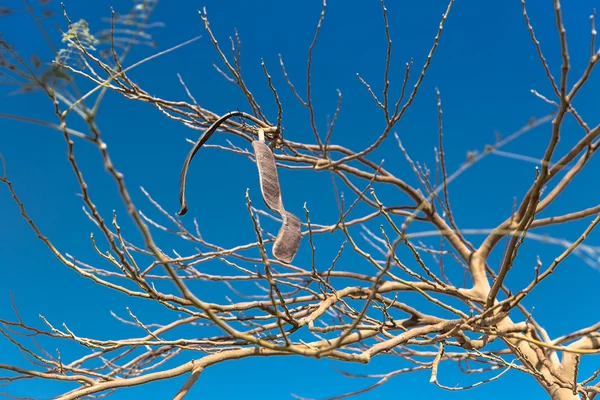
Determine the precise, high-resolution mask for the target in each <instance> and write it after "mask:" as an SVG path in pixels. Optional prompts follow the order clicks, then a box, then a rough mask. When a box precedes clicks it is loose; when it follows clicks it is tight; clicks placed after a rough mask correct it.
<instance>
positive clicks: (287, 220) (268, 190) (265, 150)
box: [252, 140, 302, 263]
mask: <svg viewBox="0 0 600 400" xmlns="http://www.w3.org/2000/svg"><path fill="white" fill-rule="evenodd" d="M252 147H253V148H254V154H255V156H256V165H257V166H258V176H259V179H260V188H261V191H262V195H263V200H264V202H265V204H266V205H267V207H269V209H270V210H271V211H273V212H276V213H277V214H279V215H280V216H281V218H282V220H283V225H282V226H281V228H280V229H279V233H278V234H277V237H276V238H275V243H274V244H273V256H274V257H275V258H276V259H278V260H279V261H281V262H285V263H290V262H292V260H293V259H294V256H295V255H296V253H297V252H298V248H299V247H300V240H301V239H302V235H301V228H302V224H301V222H300V220H299V219H298V217H296V216H295V215H294V214H292V213H289V212H287V211H285V209H284V208H283V201H282V199H281V188H280V186H279V177H278V175H277V165H276V164H275V156H274V155H273V152H272V151H271V149H269V146H267V145H266V144H265V143H264V142H261V141H258V140H255V141H254V142H252Z"/></svg>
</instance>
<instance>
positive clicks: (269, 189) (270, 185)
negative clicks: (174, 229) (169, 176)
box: [179, 111, 302, 263]
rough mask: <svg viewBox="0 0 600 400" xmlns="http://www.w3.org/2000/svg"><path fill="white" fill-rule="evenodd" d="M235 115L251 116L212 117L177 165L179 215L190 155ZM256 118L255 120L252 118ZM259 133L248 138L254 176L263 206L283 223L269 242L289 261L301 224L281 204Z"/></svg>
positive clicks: (272, 167)
mask: <svg viewBox="0 0 600 400" xmlns="http://www.w3.org/2000/svg"><path fill="white" fill-rule="evenodd" d="M235 116H242V117H244V118H249V119H250V120H255V118H254V117H252V116H251V115H249V114H246V113H243V112H240V111H233V112H229V113H227V114H225V115H223V116H222V117H220V118H219V119H218V120H216V121H215V122H214V123H213V124H212V125H211V126H210V127H209V128H208V129H207V130H206V131H205V132H204V133H203V134H202V135H201V136H200V138H199V139H198V141H197V142H196V143H195V144H194V147H193V148H192V150H191V151H190V152H189V153H188V155H187V157H186V159H185V162H184V164H183V168H182V169H181V176H180V180H179V202H180V204H181V211H179V215H185V213H186V212H187V210H188V206H187V202H186V200H185V185H186V180H187V171H188V168H189V166H190V163H191V162H192V159H193V158H194V156H195V155H196V153H197V152H198V150H200V148H201V147H202V146H203V145H204V143H206V142H207V141H208V139H210V137H211V136H212V135H213V133H215V132H216V130H217V129H218V128H219V126H220V125H221V124H222V123H223V122H225V121H226V120H227V119H229V118H231V117H235ZM255 122H256V121H255ZM259 136H260V138H261V139H262V140H255V141H253V142H252V147H253V148H254V154H255V156H256V165H257V166H258V176H259V179H260V188H261V192H262V195H263V200H264V202H265V204H266V205H267V207H268V208H269V209H270V210H271V211H273V212H276V213H277V214H279V215H280V216H281V218H282V220H283V225H282V226H281V228H280V229H279V232H278V234H277V237H276V238H275V242H274V244H273V250H272V251H273V256H274V257H275V258H276V259H277V260H279V261H281V262H285V263H290V262H291V261H292V260H293V259H294V256H295V255H296V253H297V252H298V248H299V247H300V241H301V239H302V234H301V228H302V223H301V222H300V220H299V219H298V217H296V216H295V215H294V214H292V213H289V212H287V211H285V209H284V208H283V201H282V199H281V189H280V187H279V177H278V175H277V165H276V164H275V156H274V155H273V152H272V151H271V149H270V148H269V147H268V146H267V145H266V144H265V143H264V142H263V140H264V131H262V129H261V130H260V131H259Z"/></svg>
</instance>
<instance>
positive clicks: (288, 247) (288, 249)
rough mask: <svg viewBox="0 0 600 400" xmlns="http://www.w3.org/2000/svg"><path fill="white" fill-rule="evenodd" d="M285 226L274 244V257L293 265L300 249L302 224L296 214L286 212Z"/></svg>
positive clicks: (283, 217) (284, 217)
mask: <svg viewBox="0 0 600 400" xmlns="http://www.w3.org/2000/svg"><path fill="white" fill-rule="evenodd" d="M281 217H282V219H283V225H281V228H280V229H279V233H277V237H276V238H275V243H273V257H275V258H276V259H278V260H279V261H281V262H284V263H288V264H289V263H291V262H292V260H293V259H294V256H295V255H296V253H297V252H298V248H299V247H300V240H301V239H302V233H301V228H302V223H301V222H300V219H298V217H296V216H295V215H294V214H292V213H290V212H287V211H284V212H283V214H282V215H281Z"/></svg>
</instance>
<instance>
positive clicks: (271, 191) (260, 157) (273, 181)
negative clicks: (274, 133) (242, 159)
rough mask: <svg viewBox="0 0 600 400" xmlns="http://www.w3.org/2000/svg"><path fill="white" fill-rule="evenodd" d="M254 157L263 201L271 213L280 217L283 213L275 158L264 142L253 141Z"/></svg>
mask: <svg viewBox="0 0 600 400" xmlns="http://www.w3.org/2000/svg"><path fill="white" fill-rule="evenodd" d="M252 147H253V148H254V155H255V156H256V165H257V167H258V177H259V179H260V189H261V190H262V194H263V200H264V201H265V204H266V205H267V207H269V209H270V210H271V211H274V212H276V213H278V214H280V215H281V212H282V211H283V200H282V199H281V189H280V187H279V177H278V175H277V165H276V164H275V156H274V155H273V152H272V151H271V149H269V146H267V145H266V144H265V143H264V142H261V141H258V140H255V141H253V142H252Z"/></svg>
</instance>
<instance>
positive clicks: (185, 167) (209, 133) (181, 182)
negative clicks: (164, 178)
mask: <svg viewBox="0 0 600 400" xmlns="http://www.w3.org/2000/svg"><path fill="white" fill-rule="evenodd" d="M238 116H240V117H244V118H250V119H252V116H251V115H248V114H246V113H245V112H242V111H231V112H228V113H227V114H225V115H223V116H222V117H221V118H219V119H218V120H216V121H215V122H214V123H213V124H212V125H211V126H210V127H209V128H208V129H207V130H206V131H205V132H204V133H203V134H202V135H201V136H200V138H199V139H198V141H197V142H196V143H195V144H194V147H192V150H190V152H189V153H188V155H187V157H186V158H185V162H184V163H183V168H182V169H181V176H180V178H179V203H180V204H181V211H179V215H185V213H187V210H188V206H187V202H186V201H185V183H186V180H187V171H188V168H189V167H190V163H191V162H192V159H193V158H194V156H195V155H196V153H197V152H198V150H200V147H202V146H203V145H204V143H206V142H207V141H208V139H210V137H211V136H212V135H213V133H215V131H216V130H217V129H218V128H219V126H220V125H221V124H222V123H223V122H225V121H227V120H228V119H229V118H232V117H238Z"/></svg>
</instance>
